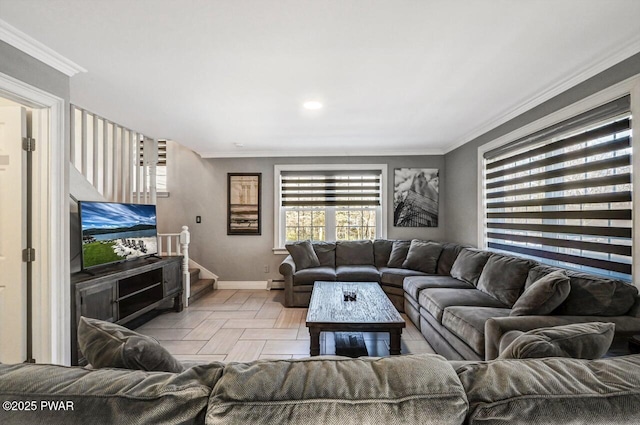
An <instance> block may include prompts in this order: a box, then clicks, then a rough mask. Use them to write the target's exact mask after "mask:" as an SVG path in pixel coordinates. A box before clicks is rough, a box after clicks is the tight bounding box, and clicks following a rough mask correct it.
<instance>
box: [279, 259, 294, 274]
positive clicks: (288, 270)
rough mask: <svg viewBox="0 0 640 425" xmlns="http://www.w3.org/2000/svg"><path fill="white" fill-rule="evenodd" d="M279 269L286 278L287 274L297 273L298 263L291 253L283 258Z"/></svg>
mask: <svg viewBox="0 0 640 425" xmlns="http://www.w3.org/2000/svg"><path fill="white" fill-rule="evenodd" d="M278 271H279V272H280V274H281V275H282V276H284V277H285V278H286V277H287V276H293V275H294V274H296V263H295V262H294V261H293V257H292V256H291V255H287V258H285V259H284V260H282V263H280V267H279V268H278Z"/></svg>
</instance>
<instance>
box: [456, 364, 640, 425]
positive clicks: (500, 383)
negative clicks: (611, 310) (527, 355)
mask: <svg viewBox="0 0 640 425" xmlns="http://www.w3.org/2000/svg"><path fill="white" fill-rule="evenodd" d="M456 372H457V373H458V376H459V378H460V381H461V382H462V385H464V388H465V389H466V391H467V398H468V399H469V417H468V422H467V423H468V424H473V425H476V424H481V423H482V424H485V423H495V424H497V423H500V424H509V425H521V424H522V425H525V424H526V425H530V424H553V425H555V424H557V425H560V424H629V425H631V424H638V423H640V409H638V406H639V405H640V356H625V357H616V358H611V359H603V360H575V359H563V358H546V359H527V360H499V361H492V362H473V363H467V364H464V365H461V366H458V367H457V368H456ZM491 419H494V420H493V421H492V420H491Z"/></svg>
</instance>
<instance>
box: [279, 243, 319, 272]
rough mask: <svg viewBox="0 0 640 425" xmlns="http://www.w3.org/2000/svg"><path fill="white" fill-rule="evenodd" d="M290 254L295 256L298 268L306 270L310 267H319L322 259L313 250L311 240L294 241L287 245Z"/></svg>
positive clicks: (294, 259) (294, 260)
mask: <svg viewBox="0 0 640 425" xmlns="http://www.w3.org/2000/svg"><path fill="white" fill-rule="evenodd" d="M285 248H287V251H289V254H291V257H292V258H293V262H294V263H296V270H304V269H308V268H310V267H319V266H320V260H319V259H318V255H317V254H316V252H315V251H314V250H313V245H311V241H302V242H294V243H290V244H287V245H285Z"/></svg>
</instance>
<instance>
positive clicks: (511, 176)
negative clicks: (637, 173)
mask: <svg viewBox="0 0 640 425" xmlns="http://www.w3.org/2000/svg"><path fill="white" fill-rule="evenodd" d="M629 110H630V105H629V97H628V96H626V97H623V98H621V99H618V100H616V101H614V102H611V103H609V104H606V105H603V106H601V107H599V108H596V109H594V110H592V111H589V112H587V113H585V114H581V115H580V116H577V117H574V118H572V119H570V120H567V121H564V122H562V123H559V124H557V125H556V126H553V127H550V128H547V129H545V130H542V131H540V132H537V133H535V134H532V135H530V136H527V137H525V138H522V139H520V140H517V141H514V142H512V143H510V144H508V145H506V146H503V147H501V148H498V149H495V150H493V151H489V152H487V153H486V154H485V170H484V172H485V197H484V198H485V200H484V202H485V209H486V218H485V237H486V241H487V246H488V248H490V249H492V250H496V251H505V252H509V253H516V254H519V255H522V256H525V257H530V258H534V259H536V260H538V261H540V262H544V263H549V264H553V265H559V266H563V267H568V268H573V269H579V270H585V271H589V272H592V273H599V274H603V275H608V276H612V277H616V278H621V279H624V280H631V270H632V237H633V229H632V187H631V181H632V180H631V136H632V135H631V125H630V121H631V116H630V112H629Z"/></svg>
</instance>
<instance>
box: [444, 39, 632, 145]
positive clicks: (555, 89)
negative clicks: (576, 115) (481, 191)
mask: <svg viewBox="0 0 640 425" xmlns="http://www.w3.org/2000/svg"><path fill="white" fill-rule="evenodd" d="M639 52H640V35H639V36H638V37H636V38H634V39H632V40H630V41H629V42H628V43H626V44H624V45H622V47H621V48H620V49H618V50H616V51H614V52H613V53H612V54H610V55H608V56H606V57H605V58H603V59H600V60H596V61H595V62H593V63H592V64H591V65H590V66H588V67H587V68H585V69H584V70H582V71H581V72H578V73H577V74H574V75H571V76H569V77H567V78H564V79H562V80H560V81H558V82H556V83H555V84H552V85H551V86H550V87H549V88H548V89H547V90H545V91H543V92H542V93H540V94H539V95H538V96H535V97H533V98H532V99H529V100H527V101H525V102H523V103H521V104H519V105H517V106H516V107H514V108H512V109H511V110H509V111H507V112H506V113H504V114H502V115H499V116H496V117H494V118H493V119H491V120H489V121H487V122H486V123H485V124H483V125H481V126H479V127H477V128H476V129H474V130H472V131H470V132H469V133H467V134H466V135H465V136H463V137H462V138H461V139H460V140H459V141H458V142H456V143H454V144H452V145H451V146H449V147H447V148H445V149H444V150H443V152H444V153H445V154H447V153H449V152H451V151H453V150H455V149H457V148H459V147H460V146H462V145H465V144H467V143H469V142H470V141H472V140H474V139H475V138H477V137H480V136H482V135H483V134H485V133H487V132H489V131H491V130H493V129H495V128H496V127H498V126H500V125H502V124H504V123H506V122H508V121H509V120H511V119H513V118H515V117H517V116H519V115H521V114H523V113H525V112H527V111H529V110H531V109H533V108H535V107H536V106H538V105H541V104H542V103H544V102H546V101H547V100H550V99H552V98H553V97H555V96H557V95H559V94H561V93H564V92H565V91H567V90H569V89H570V88H572V87H575V86H577V85H578V84H580V83H583V82H585V81H586V80H588V79H589V78H591V77H594V76H596V75H598V74H599V73H601V72H603V71H605V70H607V69H609V68H611V67H612V66H614V65H616V64H618V63H620V62H622V61H623V60H625V59H628V58H630V57H631V56H633V55H635V54H636V53H639Z"/></svg>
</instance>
